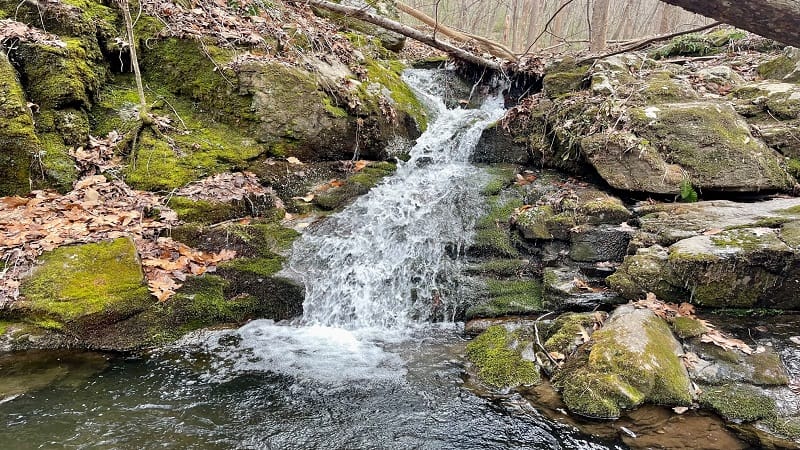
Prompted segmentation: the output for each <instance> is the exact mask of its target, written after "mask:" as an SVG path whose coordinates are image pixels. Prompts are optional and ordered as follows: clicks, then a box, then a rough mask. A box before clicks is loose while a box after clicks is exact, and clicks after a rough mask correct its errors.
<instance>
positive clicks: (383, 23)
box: [292, 0, 502, 70]
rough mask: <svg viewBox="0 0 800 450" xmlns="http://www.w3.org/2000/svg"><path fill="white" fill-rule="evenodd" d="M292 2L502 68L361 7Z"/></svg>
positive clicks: (309, 0)
mask: <svg viewBox="0 0 800 450" xmlns="http://www.w3.org/2000/svg"><path fill="white" fill-rule="evenodd" d="M292 3H297V4H306V5H311V6H314V7H316V8H322V9H326V10H328V11H333V12H335V13H339V14H344V15H346V16H350V17H355V18H356V19H361V20H363V21H364V22H369V23H371V24H374V25H377V26H379V27H381V28H385V29H387V30H391V31H394V32H395V33H400V34H402V35H403V36H406V37H409V38H411V39H414V40H416V41H419V42H422V43H423V44H426V45H429V46H431V47H433V48H436V49H439V50H441V51H443V52H445V53H447V54H448V55H450V56H452V57H454V58H457V59H460V60H462V61H466V62H468V63H472V64H475V65H477V66H480V67H486V68H489V69H492V70H500V69H501V68H502V66H501V65H500V63H498V62H495V61H490V60H488V59H485V58H481V57H480V56H477V55H473V54H472V53H470V52H468V51H466V50H462V49H460V48H458V47H455V46H453V45H451V44H448V43H446V42H442V41H437V40H436V39H434V38H433V37H432V36H429V35H427V34H425V33H423V32H421V31H419V30H417V29H415V28H411V27H409V26H406V25H403V24H402V23H399V22H395V21H394V20H390V19H387V18H386V17H383V16H379V15H376V14H372V13H371V12H368V11H366V10H364V9H361V8H354V7H352V6H344V5H339V4H337V3H332V2H329V1H326V0H303V1H297V0H295V1H292Z"/></svg>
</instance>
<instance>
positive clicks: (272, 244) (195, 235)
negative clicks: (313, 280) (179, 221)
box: [170, 222, 300, 258]
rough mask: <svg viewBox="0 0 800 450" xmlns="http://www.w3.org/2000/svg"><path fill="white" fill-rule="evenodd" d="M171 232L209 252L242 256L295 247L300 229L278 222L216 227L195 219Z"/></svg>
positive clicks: (270, 253)
mask: <svg viewBox="0 0 800 450" xmlns="http://www.w3.org/2000/svg"><path fill="white" fill-rule="evenodd" d="M170 235H171V237H172V238H173V239H175V240H177V241H180V242H183V243H184V244H187V245H189V246H191V247H194V248H197V249H200V250H202V251H205V252H211V253H218V252H220V251H222V250H223V249H229V250H233V251H235V252H236V256H237V257H241V258H277V257H279V256H281V255H284V254H285V253H287V252H288V251H289V249H291V247H292V243H293V242H294V240H295V239H297V238H298V237H299V236H300V233H298V232H296V231H294V230H292V229H290V228H284V227H283V226H281V225H280V224H279V223H275V222H266V223H253V224H250V225H239V224H231V225H228V226H216V227H205V226H202V225H198V224H196V223H195V224H188V225H180V226H178V227H175V228H173V229H172V230H171V232H170Z"/></svg>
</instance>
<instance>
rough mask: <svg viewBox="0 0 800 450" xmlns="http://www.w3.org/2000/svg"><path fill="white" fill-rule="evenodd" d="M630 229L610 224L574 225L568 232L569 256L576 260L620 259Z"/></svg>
mask: <svg viewBox="0 0 800 450" xmlns="http://www.w3.org/2000/svg"><path fill="white" fill-rule="evenodd" d="M632 231H633V230H632V229H631V228H630V227H615V226H612V225H598V226H587V225H584V226H579V227H575V228H573V229H572V230H571V232H570V249H569V257H570V258H571V259H572V260H573V261H578V262H599V261H622V258H623V257H624V256H625V254H626V253H627V249H628V242H630V240H631V235H632Z"/></svg>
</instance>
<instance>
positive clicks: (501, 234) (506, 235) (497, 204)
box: [469, 194, 522, 258]
mask: <svg viewBox="0 0 800 450" xmlns="http://www.w3.org/2000/svg"><path fill="white" fill-rule="evenodd" d="M486 203H487V207H488V211H487V213H486V214H484V215H483V216H482V217H481V218H480V219H479V220H478V223H477V224H476V226H475V230H476V233H475V241H474V243H473V244H472V246H471V247H470V249H469V251H470V253H473V254H475V255H478V256H489V257H500V258H517V257H519V250H517V248H516V246H515V243H514V242H515V239H514V235H513V234H511V233H510V232H509V221H510V219H511V213H513V212H514V210H515V209H516V208H519V207H520V206H522V199H521V198H519V197H518V196H517V195H515V194H501V195H493V196H490V197H488V198H487V201H486Z"/></svg>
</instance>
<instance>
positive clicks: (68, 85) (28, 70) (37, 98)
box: [19, 38, 108, 110]
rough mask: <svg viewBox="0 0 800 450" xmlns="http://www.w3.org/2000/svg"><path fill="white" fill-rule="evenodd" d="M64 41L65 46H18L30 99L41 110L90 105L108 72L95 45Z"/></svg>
mask: <svg viewBox="0 0 800 450" xmlns="http://www.w3.org/2000/svg"><path fill="white" fill-rule="evenodd" d="M64 41H65V42H66V44H67V46H66V48H61V47H51V46H48V45H44V44H33V43H27V44H25V45H23V46H21V47H20V49H19V53H20V56H21V59H22V61H23V64H22V72H23V73H24V76H25V79H26V80H28V83H27V90H28V93H29V95H30V99H31V101H33V102H35V103H37V104H38V105H39V106H40V107H41V108H42V109H43V110H48V109H58V108H62V107H67V106H69V107H74V106H78V107H83V108H86V109H88V108H90V107H91V105H92V100H93V98H94V95H95V94H96V93H97V92H98V91H99V89H100V85H101V84H102V83H103V82H104V81H105V79H106V77H107V74H108V72H107V69H106V66H105V64H103V62H102V61H103V60H102V54H101V53H100V52H99V49H98V48H93V47H92V46H91V45H90V44H88V43H87V42H85V41H83V40H81V39H73V38H64ZM95 45H96V43H95Z"/></svg>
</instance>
